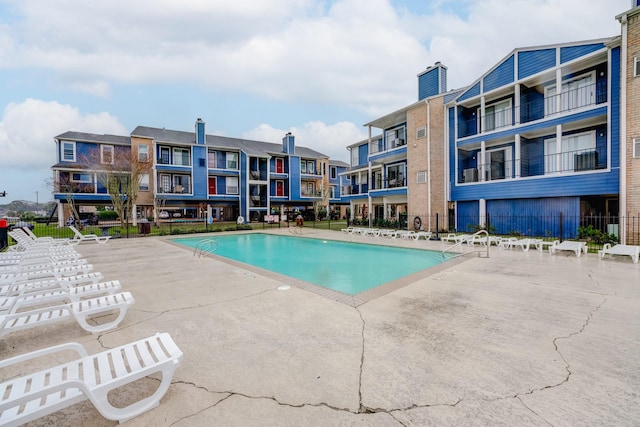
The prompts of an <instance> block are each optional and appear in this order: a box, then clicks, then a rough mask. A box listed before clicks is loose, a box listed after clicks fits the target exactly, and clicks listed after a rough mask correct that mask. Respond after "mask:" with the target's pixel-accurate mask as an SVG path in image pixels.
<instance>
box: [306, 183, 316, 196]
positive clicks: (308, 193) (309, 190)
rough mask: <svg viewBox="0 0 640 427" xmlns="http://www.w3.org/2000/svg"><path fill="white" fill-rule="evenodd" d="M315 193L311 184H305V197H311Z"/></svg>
mask: <svg viewBox="0 0 640 427" xmlns="http://www.w3.org/2000/svg"><path fill="white" fill-rule="evenodd" d="M314 192H315V185H314V183H313V182H307V194H306V196H308V197H312V196H313V195H314Z"/></svg>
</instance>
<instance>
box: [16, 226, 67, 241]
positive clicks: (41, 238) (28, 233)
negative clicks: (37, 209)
mask: <svg viewBox="0 0 640 427" xmlns="http://www.w3.org/2000/svg"><path fill="white" fill-rule="evenodd" d="M20 230H22V231H23V232H24V233H25V234H26V235H27V236H29V237H30V238H31V239H33V240H34V241H35V242H45V243H50V244H52V245H74V244H77V243H78V242H75V241H74V240H73V239H69V238H68V237H65V238H61V239H54V238H53V237H50V236H44V237H38V236H36V235H35V234H34V233H33V231H31V230H30V229H29V228H26V227H25V228H21V229H20Z"/></svg>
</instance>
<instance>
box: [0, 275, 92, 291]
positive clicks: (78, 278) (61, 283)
mask: <svg viewBox="0 0 640 427" xmlns="http://www.w3.org/2000/svg"><path fill="white" fill-rule="evenodd" d="M102 279H104V277H103V276H102V274H101V273H97V272H91V273H87V274H75V275H73V276H64V277H57V278H56V277H54V278H51V279H44V280H35V281H26V282H20V283H14V284H12V285H2V286H0V295H1V296H18V295H23V294H25V293H28V292H43V291H48V290H56V289H71V288H74V287H77V286H84V285H85V284H96V283H99V282H100V281H101V280H102Z"/></svg>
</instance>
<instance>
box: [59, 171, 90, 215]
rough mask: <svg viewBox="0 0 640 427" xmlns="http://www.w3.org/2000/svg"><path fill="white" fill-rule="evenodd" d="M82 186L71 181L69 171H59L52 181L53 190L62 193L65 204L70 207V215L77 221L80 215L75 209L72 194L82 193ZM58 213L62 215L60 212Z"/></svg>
mask: <svg viewBox="0 0 640 427" xmlns="http://www.w3.org/2000/svg"><path fill="white" fill-rule="evenodd" d="M83 190H84V187H83V186H82V184H80V183H78V182H73V181H72V180H71V173H70V172H59V173H58V174H57V179H55V180H54V182H53V191H54V192H55V193H64V198H65V200H66V201H67V205H68V206H69V209H71V215H72V216H73V218H74V220H75V221H76V222H77V221H79V220H80V215H79V214H78V210H77V209H76V204H75V200H74V198H73V197H74V194H77V193H82V192H83ZM58 215H62V212H61V213H59V214H58Z"/></svg>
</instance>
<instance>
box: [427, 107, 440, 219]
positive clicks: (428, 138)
mask: <svg viewBox="0 0 640 427" xmlns="http://www.w3.org/2000/svg"><path fill="white" fill-rule="evenodd" d="M425 102H426V103H427V212H428V218H429V220H428V221H427V222H428V225H429V231H431V122H430V120H429V117H430V110H431V105H430V104H429V100H428V99H426V100H425ZM436 231H437V230H436Z"/></svg>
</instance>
